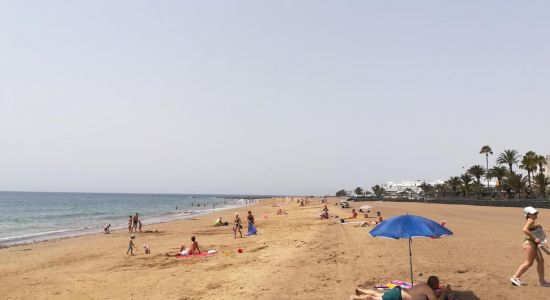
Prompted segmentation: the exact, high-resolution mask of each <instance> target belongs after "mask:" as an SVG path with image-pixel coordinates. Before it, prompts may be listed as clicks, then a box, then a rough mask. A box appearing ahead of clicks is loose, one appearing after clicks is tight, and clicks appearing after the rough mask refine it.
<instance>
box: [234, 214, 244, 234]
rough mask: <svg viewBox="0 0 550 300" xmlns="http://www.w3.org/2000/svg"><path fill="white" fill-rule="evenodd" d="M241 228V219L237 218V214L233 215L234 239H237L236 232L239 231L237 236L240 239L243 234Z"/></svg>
mask: <svg viewBox="0 0 550 300" xmlns="http://www.w3.org/2000/svg"><path fill="white" fill-rule="evenodd" d="M242 228H243V225H241V218H239V213H235V225H234V226H233V234H234V238H237V231H239V234H240V235H241V237H243V233H242V231H241V229H242Z"/></svg>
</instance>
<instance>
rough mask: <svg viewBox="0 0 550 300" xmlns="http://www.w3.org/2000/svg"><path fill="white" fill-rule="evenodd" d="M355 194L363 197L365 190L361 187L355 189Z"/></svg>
mask: <svg viewBox="0 0 550 300" xmlns="http://www.w3.org/2000/svg"><path fill="white" fill-rule="evenodd" d="M354 192H355V195H357V196H362V195H363V189H362V188H361V187H359V186H358V187H357V188H356V189H355V191H354Z"/></svg>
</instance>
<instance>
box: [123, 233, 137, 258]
mask: <svg viewBox="0 0 550 300" xmlns="http://www.w3.org/2000/svg"><path fill="white" fill-rule="evenodd" d="M135 238H136V236H135V235H133V234H132V235H131V236H130V241H128V250H127V251H126V255H128V253H130V255H132V256H133V255H134V248H136V245H134V239H135ZM136 250H137V248H136Z"/></svg>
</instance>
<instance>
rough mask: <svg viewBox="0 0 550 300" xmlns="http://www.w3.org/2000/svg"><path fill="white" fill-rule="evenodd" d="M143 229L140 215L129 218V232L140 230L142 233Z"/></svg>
mask: <svg viewBox="0 0 550 300" xmlns="http://www.w3.org/2000/svg"><path fill="white" fill-rule="evenodd" d="M141 227H143V224H141V220H140V219H139V214H138V213H136V214H135V215H134V216H133V217H132V215H129V216H128V232H132V231H134V232H137V231H138V229H139V232H141Z"/></svg>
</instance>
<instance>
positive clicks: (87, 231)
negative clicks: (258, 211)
mask: <svg viewBox="0 0 550 300" xmlns="http://www.w3.org/2000/svg"><path fill="white" fill-rule="evenodd" d="M243 199H244V198H243ZM250 199H251V200H255V201H259V199H254V198H250ZM262 199H265V198H262ZM250 205H254V203H253V204H250V203H249V204H242V205H229V206H226V207H223V208H214V209H207V210H197V213H194V214H193V213H189V214H188V215H183V216H182V217H179V218H175V219H167V220H158V221H153V222H143V225H144V227H145V226H151V225H156V224H164V223H170V222H177V221H184V220H189V219H192V218H194V217H199V216H205V215H208V214H213V213H215V212H219V211H225V210H229V209H238V208H241V207H247V206H250ZM182 212H183V211H182ZM184 214H185V212H184ZM152 219H155V220H156V219H162V217H153V218H152ZM112 228H113V229H111V233H114V232H119V231H122V230H127V228H126V227H125V226H124V225H120V226H116V227H112ZM69 231H79V232H78V233H75V234H68V235H63V234H62V233H63V232H69ZM57 232H59V236H55V234H56V233H57ZM95 234H105V233H104V232H103V227H93V228H77V229H59V230H55V231H50V232H45V233H42V232H40V233H36V234H34V235H44V236H46V237H45V239H36V240H32V241H24V242H16V243H6V244H2V241H0V249H5V248H11V247H16V246H28V245H33V244H38V243H46V242H52V241H58V240H65V239H71V238H78V237H82V236H90V235H95ZM9 238H16V237H9ZM22 239H24V240H27V239H28V238H27V237H22Z"/></svg>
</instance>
